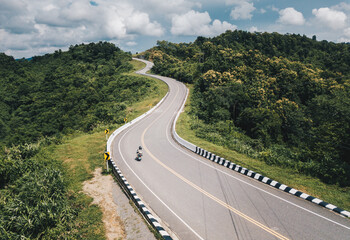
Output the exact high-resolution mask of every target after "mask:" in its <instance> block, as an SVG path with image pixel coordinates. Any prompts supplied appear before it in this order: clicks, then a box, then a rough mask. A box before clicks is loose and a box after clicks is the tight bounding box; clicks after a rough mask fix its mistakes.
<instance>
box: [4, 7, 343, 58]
mask: <svg viewBox="0 0 350 240" xmlns="http://www.w3.org/2000/svg"><path fill="white" fill-rule="evenodd" d="M235 29H238V30H245V31H251V32H254V31H258V32H279V33H282V34H284V33H297V34H305V35H307V36H309V37H312V36H313V35H316V36H317V39H318V40H328V41H333V42H350V0H346V1H344V0H343V1H337V0H303V1H301V0H293V1H291V0H279V1H272V0H216V1H211V0H147V1H144V0H60V1H57V0H46V1H42V0H0V52H5V53H6V54H8V55H12V56H14V57H15V58H21V57H31V56H34V55H42V54H45V53H51V52H54V51H55V50H57V49H62V50H66V49H68V47H69V46H70V45H75V44H80V43H82V42H84V43H89V42H97V41H110V42H113V43H115V44H116V45H117V46H119V47H120V48H122V49H123V50H125V51H131V52H133V53H135V52H141V51H144V50H146V49H149V48H151V47H153V46H154V45H156V42H157V40H167V41H172V42H193V41H194V40H195V39H196V37H197V36H205V37H214V36H217V35H219V34H221V33H223V32H225V31H226V30H235Z"/></svg>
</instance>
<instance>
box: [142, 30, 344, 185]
mask: <svg viewBox="0 0 350 240" xmlns="http://www.w3.org/2000/svg"><path fill="white" fill-rule="evenodd" d="M142 55H143V56H144V57H146V58H147V59H150V60H152V61H154V64H155V66H154V68H153V71H154V72H155V73H159V74H162V75H166V76H170V77H174V78H176V79H178V80H180V81H183V82H187V83H193V84H194V92H193V96H192V101H191V107H192V114H193V118H194V119H198V120H200V121H202V122H203V124H204V125H205V126H206V127H203V129H201V130H202V133H203V134H202V135H201V137H203V138H207V139H213V138H212V136H214V135H220V136H221V138H220V139H227V140H226V143H225V144H226V145H229V144H230V141H231V142H232V141H238V140H240V141H241V142H244V144H248V145H250V146H251V148H252V149H253V150H252V151H251V152H252V153H253V152H254V154H253V155H254V156H255V157H258V158H260V159H262V160H264V161H266V162H268V163H269V164H277V165H282V166H286V167H293V168H296V169H298V170H299V171H300V172H304V173H305V174H311V175H314V176H318V177H320V178H321V179H322V180H324V181H325V182H328V183H339V184H341V185H343V186H349V185H350V81H349V79H350V45H349V44H344V43H339V44H336V43H332V42H327V41H321V42H319V41H316V38H315V37H314V38H313V39H310V38H307V37H306V36H300V35H295V34H293V35H291V34H286V35H281V34H278V33H249V32H244V31H227V32H226V33H224V34H221V35H220V36H217V37H213V38H204V37H198V38H197V39H196V41H195V42H194V43H180V44H175V43H170V42H166V41H159V42H158V43H157V46H156V47H154V48H152V49H150V50H148V51H146V52H145V53H142ZM225 125H231V127H230V129H231V130H229V131H227V129H225V128H224V126H225ZM199 126H201V125H200V124H199V125H198V123H197V125H195V126H193V127H194V128H196V127H199ZM208 129H210V130H208ZM230 131H231V132H230ZM242 133H244V134H245V135H244V136H245V137H243V136H242ZM213 134H214V135H213ZM224 142H225V141H224Z"/></svg>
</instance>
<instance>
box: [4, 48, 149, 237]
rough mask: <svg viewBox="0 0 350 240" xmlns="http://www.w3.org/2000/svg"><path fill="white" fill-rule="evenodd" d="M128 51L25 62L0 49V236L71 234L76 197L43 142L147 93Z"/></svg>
mask: <svg viewBox="0 0 350 240" xmlns="http://www.w3.org/2000/svg"><path fill="white" fill-rule="evenodd" d="M130 60H131V54H130V53H125V52H123V51H121V50H120V49H119V48H117V47H116V46H115V45H113V44H111V43H106V42H99V43H90V44H87V45H86V44H81V45H76V46H71V47H70V48H69V51H67V52H62V51H61V50H58V51H56V52H55V53H54V54H47V55H45V56H41V57H33V58H32V59H31V60H24V59H21V60H17V61H16V60H14V59H13V57H10V56H6V55H5V54H0V86H1V88H0V212H1V214H0V239H68V238H69V239H77V238H79V237H81V236H75V234H77V232H78V231H77V230H76V228H79V226H74V219H75V218H76V217H77V215H78V214H79V212H80V211H81V209H82V208H83V206H82V203H80V202H76V201H74V198H75V196H72V195H71V193H69V192H68V189H67V187H66V185H67V182H66V181H67V179H65V177H64V176H65V170H64V168H63V167H62V163H61V162H59V161H57V160H55V159H51V158H49V157H48V155H49V154H48V152H47V151H48V150H47V147H48V146H49V145H51V144H52V143H54V144H57V143H59V142H60V140H59V139H60V136H62V135H63V134H66V133H71V132H72V131H75V130H80V131H89V130H92V129H93V128H94V127H95V126H97V125H98V124H112V123H118V122H122V121H123V119H124V117H125V114H126V111H127V107H128V106H129V105H130V104H131V103H133V102H135V101H138V100H140V99H142V98H143V97H145V96H146V94H147V93H149V91H153V90H155V89H154V85H153V83H152V82H151V81H150V80H147V79H146V78H143V77H136V76H131V75H130V74H128V75H127V74H125V73H126V72H129V71H130V70H132V65H131V64H130V63H129V61H130Z"/></svg>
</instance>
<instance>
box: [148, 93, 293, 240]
mask: <svg viewBox="0 0 350 240" xmlns="http://www.w3.org/2000/svg"><path fill="white" fill-rule="evenodd" d="M176 95H177V94H176ZM174 99H175V98H174ZM173 101H174V100H173ZM171 105H172V104H170V105H169V107H170V106H171ZM169 107H168V108H167V109H166V110H168V109H169ZM165 112H166V111H164V112H163V114H164V113H165ZM163 114H161V115H160V116H159V117H158V118H156V119H155V120H154V121H153V122H152V123H151V124H150V125H149V126H148V127H147V128H146V129H145V130H144V131H143V133H142V136H141V144H142V146H143V149H144V150H145V151H146V152H147V153H148V154H149V155H150V156H151V158H153V160H155V161H156V162H157V163H158V164H160V165H161V166H162V167H164V168H165V169H166V170H168V171H169V172H171V173H172V174H174V175H175V176H176V177H178V178H179V179H181V180H182V181H183V182H185V183H187V184H188V185H190V186H191V187H193V188H194V189H196V190H198V191H199V192H201V193H203V194H204V195H206V196H207V197H209V198H211V199H212V200H214V201H215V202H217V203H218V204H220V205H221V206H223V207H225V208H227V209H228V210H230V211H231V212H233V213H235V214H237V215H238V216H240V217H242V218H244V219H245V220H247V221H249V222H251V223H253V224H254V225H256V226H257V227H259V228H261V229H263V230H265V231H266V232H268V233H270V234H272V235H273V236H275V237H277V238H278V239H283V240H287V239H288V238H287V237H285V236H283V235H281V234H279V233H278V232H276V231H274V230H272V229H271V228H269V227H267V226H265V225H264V224H262V223H260V222H258V221H256V220H254V219H252V218H251V217H249V216H247V215H245V214H244V213H242V212H240V211H238V210H237V209H235V208H233V207H232V206H230V205H228V204H227V203H225V202H224V201H222V200H220V199H218V198H217V197H215V196H214V195H212V194H210V193H208V192H207V191H205V190H203V189H202V188H200V187H199V186H197V185H196V184H194V183H193V182H191V181H190V180H188V179H187V178H185V177H183V176H182V175H181V174H179V173H177V172H176V171H175V170H173V169H172V168H170V167H168V166H167V165H165V164H164V163H163V162H162V161H160V160H159V159H158V158H157V157H155V156H154V155H153V154H152V153H151V151H149V150H148V148H147V146H146V144H145V141H144V140H145V134H146V132H147V130H148V129H149V128H150V127H151V126H152V125H153V123H154V122H156V121H157V120H158V119H159V118H160V117H162V115H163Z"/></svg>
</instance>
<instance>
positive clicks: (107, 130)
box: [105, 128, 109, 141]
mask: <svg viewBox="0 0 350 240" xmlns="http://www.w3.org/2000/svg"><path fill="white" fill-rule="evenodd" d="M108 133H109V129H108V128H107V129H105V134H106V141H107V140H108Z"/></svg>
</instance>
